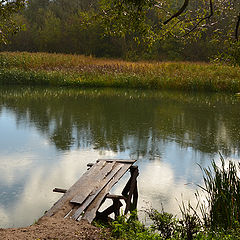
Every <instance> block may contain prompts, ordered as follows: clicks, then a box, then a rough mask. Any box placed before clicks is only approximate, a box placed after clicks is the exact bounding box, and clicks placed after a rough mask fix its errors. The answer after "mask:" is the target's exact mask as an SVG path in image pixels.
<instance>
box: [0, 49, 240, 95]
mask: <svg viewBox="0 0 240 240" xmlns="http://www.w3.org/2000/svg"><path fill="white" fill-rule="evenodd" d="M0 66H1V69H2V70H1V71H2V74H3V72H5V73H6V74H7V73H8V74H9V76H10V75H12V76H13V77H14V78H15V79H17V78H18V76H17V75H18V74H17V73H19V75H21V78H24V76H23V75H26V77H27V75H28V76H29V75H31V74H32V75H34V74H35V75H39V74H40V75H41V76H42V77H43V75H45V81H40V84H43V83H44V82H45V83H48V84H52V82H54V85H71V86H72V85H74V86H90V87H93V86H97V87H105V86H107V87H129V88H149V89H163V88H164V89H166V88H169V89H185V90H207V91H226V92H239V91H240V68H239V67H231V66H227V65H217V64H207V63H191V62H127V61H122V60H115V59H114V60H113V59H98V58H93V57H86V56H82V55H68V54H49V53H27V52H21V53H10V52H4V53H1V55H0ZM33 73H34V74H33ZM6 74H3V75H4V76H5V75H6ZM53 76H54V78H55V80H54V81H52V80H51V79H49V81H48V78H49V77H50V78H51V77H53ZM42 77H40V78H42ZM9 78H10V77H8V81H9ZM38 78H39V77H38ZM57 78H60V79H62V80H57ZM31 79H32V78H31ZM0 82H1V83H4V82H5V83H6V80H4V79H3V77H0ZM26 82H27V83H28V84H31V82H30V81H25V83H26ZM63 82H64V84H63ZM9 83H14V81H9ZM16 83H18V82H16ZM34 83H35V84H37V81H33V84H34Z"/></svg>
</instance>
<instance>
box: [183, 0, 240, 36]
mask: <svg viewBox="0 0 240 240" xmlns="http://www.w3.org/2000/svg"><path fill="white" fill-rule="evenodd" d="M209 6H210V7H209V9H210V12H209V15H208V16H206V17H203V18H201V19H200V20H199V21H198V22H197V23H196V24H195V26H194V27H193V28H192V29H190V30H189V31H188V32H187V33H186V34H184V35H183V36H182V37H185V36H187V35H188V34H189V33H191V32H192V31H194V30H195V29H196V28H197V27H198V26H199V24H200V23H201V22H203V21H204V20H206V19H210V18H211V17H212V16H213V1H212V0H209ZM239 17H240V16H239ZM239 21H240V20H239Z"/></svg>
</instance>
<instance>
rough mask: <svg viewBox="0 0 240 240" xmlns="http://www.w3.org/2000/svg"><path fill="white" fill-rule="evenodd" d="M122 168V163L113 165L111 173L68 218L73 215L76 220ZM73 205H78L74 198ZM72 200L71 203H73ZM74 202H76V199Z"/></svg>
mask: <svg viewBox="0 0 240 240" xmlns="http://www.w3.org/2000/svg"><path fill="white" fill-rule="evenodd" d="M123 167H124V164H122V163H115V167H114V169H113V170H112V171H111V173H110V174H109V175H108V176H106V177H105V179H103V180H102V181H101V183H99V185H98V186H97V187H96V188H95V189H94V190H93V191H92V192H91V194H90V195H89V196H88V198H87V199H86V200H85V201H84V202H83V204H82V205H81V206H80V207H79V208H78V209H77V211H76V212H75V213H72V214H71V215H70V217H71V216H72V215H73V217H72V218H74V219H78V218H79V216H80V215H81V214H82V212H83V211H84V210H85V209H86V208H87V207H88V206H89V204H91V202H92V201H93V200H94V199H95V198H96V197H97V195H98V194H99V193H100V192H101V191H102V189H103V188H104V187H105V186H106V185H107V184H108V183H109V181H111V179H112V178H114V176H115V175H116V174H117V173H118V172H119V171H120V170H121V169H122V168H123ZM73 200H74V203H78V201H76V202H75V198H74V199H73ZM73 200H72V201H71V202H73ZM76 200H78V199H77V198H76Z"/></svg>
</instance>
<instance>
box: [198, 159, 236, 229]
mask: <svg viewBox="0 0 240 240" xmlns="http://www.w3.org/2000/svg"><path fill="white" fill-rule="evenodd" d="M239 169H240V164H239V163H238V164H237V166H236V164H235V163H234V162H232V161H229V162H228V164H226V163H225V160H224V159H223V157H222V156H221V167H218V166H217V165H216V163H215V162H214V161H213V162H212V169H210V168H208V169H203V172H204V176H203V178H204V185H205V186H204V188H203V189H204V190H205V191H206V193H207V203H208V207H209V211H208V212H207V211H204V219H205V224H207V225H209V226H210V227H212V228H224V229H232V228H235V227H239V223H240V179H239V177H238V170H239ZM204 210H206V209H204Z"/></svg>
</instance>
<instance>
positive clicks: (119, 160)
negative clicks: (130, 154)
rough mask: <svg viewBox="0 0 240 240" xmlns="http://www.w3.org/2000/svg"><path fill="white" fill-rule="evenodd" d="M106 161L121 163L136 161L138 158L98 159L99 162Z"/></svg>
mask: <svg viewBox="0 0 240 240" xmlns="http://www.w3.org/2000/svg"><path fill="white" fill-rule="evenodd" d="M100 161H106V162H121V163H131V164H133V163H135V162H136V161H137V160H132V159H98V160H97V162H100Z"/></svg>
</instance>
